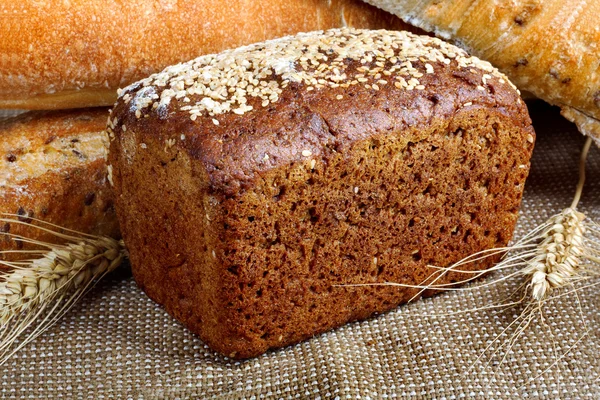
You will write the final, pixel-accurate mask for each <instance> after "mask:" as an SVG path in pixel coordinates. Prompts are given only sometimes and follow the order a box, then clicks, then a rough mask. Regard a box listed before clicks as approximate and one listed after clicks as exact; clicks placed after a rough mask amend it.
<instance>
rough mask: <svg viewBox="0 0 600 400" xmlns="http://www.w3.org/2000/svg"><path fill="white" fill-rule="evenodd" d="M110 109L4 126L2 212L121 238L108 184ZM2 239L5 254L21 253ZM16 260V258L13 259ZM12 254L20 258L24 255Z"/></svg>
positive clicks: (28, 231) (27, 117)
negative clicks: (106, 126) (108, 117)
mask: <svg viewBox="0 0 600 400" xmlns="http://www.w3.org/2000/svg"><path fill="white" fill-rule="evenodd" d="M107 115H108V109H106V108H98V109H90V110H78V111H61V112H29V113H25V114H21V115H19V116H17V117H14V118H12V119H8V120H5V121H2V122H1V123H0V157H1V158H0V193H1V194H2V195H1V196H0V212H1V213H9V214H16V215H17V216H18V219H19V220H20V221H22V222H31V219H32V218H39V219H41V220H44V221H46V222H50V223H53V224H57V225H60V226H62V227H65V228H69V229H75V230H77V231H80V232H84V233H91V234H98V235H109V236H112V237H118V236H119V229H118V223H117V220H116V215H115V212H114V208H113V200H112V189H111V188H110V187H109V185H108V183H107V173H106V146H107V136H106V133H105V131H104V127H105V124H106V118H107ZM0 232H10V233H11V234H15V235H22V236H25V237H27V238H30V239H37V240H40V241H44V242H50V243H56V242H57V238H56V237H54V236H52V235H50V234H47V233H44V232H42V231H40V230H38V229H34V228H31V227H26V226H23V225H20V224H16V223H4V222H2V223H0ZM29 247H30V246H27V245H26V244H24V243H23V242H22V241H20V240H13V239H10V238H9V237H8V236H6V235H0V250H21V249H27V248H29ZM9 255H10V257H8V256H9ZM9 255H6V259H16V258H18V257H17V256H18V254H9Z"/></svg>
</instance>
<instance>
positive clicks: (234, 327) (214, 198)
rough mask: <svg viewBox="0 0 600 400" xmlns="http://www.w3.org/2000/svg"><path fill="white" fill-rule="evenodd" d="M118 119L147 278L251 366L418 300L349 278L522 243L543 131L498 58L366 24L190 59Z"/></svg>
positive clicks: (423, 270)
mask: <svg viewBox="0 0 600 400" xmlns="http://www.w3.org/2000/svg"><path fill="white" fill-rule="evenodd" d="M263 82H264V83H263ZM107 130H108V132H109V135H110V136H111V138H112V140H111V145H110V152H109V164H110V165H111V166H112V181H113V182H114V188H115V193H116V194H115V204H116V207H117V214H118V217H119V221H120V223H121V227H122V230H123V236H124V239H125V242H126V245H127V246H128V249H129V251H130V256H131V263H132V270H133V273H134V277H135V279H136V280H137V282H138V283H139V285H140V286H141V287H142V288H143V289H144V290H145V291H146V293H147V294H148V295H149V296H150V297H151V298H153V299H154V300H156V301H157V302H158V303H160V304H162V305H164V307H165V308H166V310H167V311H168V312H169V313H171V314H172V315H174V316H175V317H176V318H178V319H179V320H181V321H183V322H184V323H185V324H186V326H188V327H189V328H190V329H191V330H192V331H194V332H196V333H198V334H199V335H200V337H201V338H202V339H203V340H204V341H206V343H208V344H209V345H210V346H211V347H212V348H214V349H215V350H218V351H220V352H222V353H224V354H226V355H229V356H231V357H236V358H239V357H250V356H255V355H258V354H260V353H262V352H264V351H266V350H267V349H269V348H273V347H280V346H284V345H287V344H290V343H294V342H297V341H299V340H302V339H305V338H308V337H310V336H312V335H314V334H316V333H319V332H323V331H325V330H328V329H331V328H333V327H336V326H339V325H341V324H343V323H345V322H348V321H351V320H355V319H362V318H366V317H368V316H370V315H372V314H373V313H377V312H383V311H385V310H389V309H390V308H393V307H395V306H397V305H398V304H400V303H403V302H406V301H407V300H408V299H409V298H410V297H412V296H413V295H415V293H416V291H415V290H412V289H405V288H393V287H381V286H377V287H340V286H335V285H339V284H352V283H374V282H386V281H390V282H400V283H405V284H411V283H412V284H419V283H421V281H422V280H423V279H424V278H425V277H426V276H427V275H428V274H429V273H430V272H431V270H429V269H428V268H427V267H426V265H427V264H435V265H441V266H445V265H448V264H449V263H452V262H453V261H457V260H458V259H460V258H462V257H464V256H466V255H469V254H471V253H473V252H476V251H479V250H482V249H484V248H489V247H492V246H502V245H505V244H506V243H507V241H508V240H509V238H510V237H511V234H512V230H513V228H514V224H515V221H516V218H517V210H518V206H519V203H520V199H521V195H522V191H523V185H524V181H525V178H526V176H527V174H528V171H529V157H530V155H531V150H532V148H533V141H534V132H533V130H532V127H531V121H530V119H529V116H528V114H527V110H526V107H525V105H524V104H523V102H522V100H521V99H520V97H519V95H518V93H517V91H516V90H515V89H514V88H513V87H511V84H510V83H509V82H508V80H507V79H506V78H505V77H504V76H503V75H501V74H499V73H498V72H497V71H496V70H494V69H493V68H491V66H490V65H489V64H487V63H484V62H481V61H479V60H477V59H474V58H471V57H468V56H467V55H466V54H465V53H464V52H463V51H462V50H459V49H458V48H456V47H454V46H450V45H448V44H445V43H443V42H441V41H440V40H438V39H432V38H428V37H418V36H415V35H411V34H408V33H406V32H390V31H361V30H331V31H327V32H325V33H319V32H316V33H309V34H300V35H297V36H295V37H287V38H283V39H279V40H275V41H269V42H265V43H260V44H256V45H253V46H248V47H245V48H240V49H237V50H233V51H228V52H224V53H221V54H218V55H212V56H205V57H201V58H198V59H196V60H193V61H190V62H189V63H186V64H181V65H176V66H173V67H171V68H168V69H166V70H165V71H163V72H162V73H160V74H157V75H154V76H151V77H149V78H148V79H145V80H143V81H141V82H139V83H137V84H134V85H132V86H130V87H128V88H126V89H124V90H123V91H122V92H121V96H120V98H119V101H118V102H117V104H116V106H115V108H114V109H113V112H112V114H111V117H110V119H109V125H108V128H107ZM109 168H110V167H109ZM487 265H490V261H488V262H487V263H486V264H485V265H477V266H476V267H482V266H483V267H485V266H487ZM459 278H460V277H459V276H457V275H455V274H450V275H448V276H447V277H446V278H445V279H444V281H445V282H449V281H452V280H456V279H459Z"/></svg>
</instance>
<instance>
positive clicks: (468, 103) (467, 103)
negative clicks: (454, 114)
mask: <svg viewBox="0 0 600 400" xmlns="http://www.w3.org/2000/svg"><path fill="white" fill-rule="evenodd" d="M471 105H473V103H471V102H470V101H468V102H466V103H465V104H463V107H469V106H471Z"/></svg>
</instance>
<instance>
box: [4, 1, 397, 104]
mask: <svg viewBox="0 0 600 400" xmlns="http://www.w3.org/2000/svg"><path fill="white" fill-rule="evenodd" d="M0 15H2V16H3V17H2V24H1V25H0V108H22V109H62V108H74V107H92V106H108V105H112V104H113V103H114V101H115V99H116V90H117V89H118V88H119V87H123V86H125V85H128V84H130V83H131V82H134V81H136V80H138V79H141V78H143V77H145V76H148V75H149V74H151V73H154V72H157V71H160V70H162V69H163V68H164V67H166V66H168V65H171V64H174V63H177V62H180V61H185V60H189V59H191V58H194V57H198V56H199V55H202V54H209V53H213V52H218V51H222V50H224V49H227V48H232V47H237V46H241V45H246V44H250V43H253V42H257V41H261V40H266V39H270V38H273V37H277V36H282V35H287V34H293V33H296V32H305V31H311V30H316V29H328V28H333V27H343V26H353V27H357V28H387V29H401V28H402V27H405V28H406V25H405V24H404V23H403V22H401V20H400V19H399V18H397V17H395V16H393V15H391V14H388V13H386V12H384V11H381V10H379V9H377V8H375V7H373V6H370V5H368V4H365V3H363V2H361V1H359V0H331V1H322V0H298V1H293V2H290V1H282V0H274V1H232V2H227V4H224V3H223V2H222V1H219V0H201V1H196V0H179V1H162V0H160V1H159V0H142V1H115V0H109V1H106V0H91V1H85V2H74V3H71V2H40V1H34V0H24V1H18V2H3V4H0Z"/></svg>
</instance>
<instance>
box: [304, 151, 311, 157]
mask: <svg viewBox="0 0 600 400" xmlns="http://www.w3.org/2000/svg"><path fill="white" fill-rule="evenodd" d="M302 155H303V156H304V157H310V156H312V151H310V150H302Z"/></svg>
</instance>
